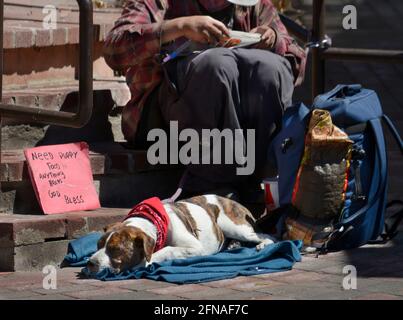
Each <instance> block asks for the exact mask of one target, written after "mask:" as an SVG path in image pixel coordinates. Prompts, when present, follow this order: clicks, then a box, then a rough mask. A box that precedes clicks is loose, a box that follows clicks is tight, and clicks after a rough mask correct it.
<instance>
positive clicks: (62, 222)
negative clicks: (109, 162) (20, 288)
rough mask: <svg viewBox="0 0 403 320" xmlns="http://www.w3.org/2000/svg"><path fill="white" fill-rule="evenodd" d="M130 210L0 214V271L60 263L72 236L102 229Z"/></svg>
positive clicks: (37, 267)
mask: <svg viewBox="0 0 403 320" xmlns="http://www.w3.org/2000/svg"><path fill="white" fill-rule="evenodd" d="M127 213H128V210H127V209H116V208H102V209H99V210H94V211H80V212H72V213H65V214H58V215H49V216H43V215H42V216H36V215H4V214H3V215H2V214H0V271H30V270H41V269H42V268H43V267H44V266H46V265H49V264H52V265H60V263H61V262H62V260H63V257H64V255H65V254H66V252H67V244H68V242H69V241H70V240H72V239H75V238H78V237H80V236H83V235H85V234H88V233H90V232H95V231H102V230H103V228H104V227H105V226H107V225H108V224H111V223H114V222H117V221H120V220H122V219H123V218H124V217H125V216H126V214H127Z"/></svg>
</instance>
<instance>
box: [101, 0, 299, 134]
mask: <svg viewBox="0 0 403 320" xmlns="http://www.w3.org/2000/svg"><path fill="white" fill-rule="evenodd" d="M203 1H205V2H206V0H203ZM209 6H210V7H214V0H211V2H210V4H209ZM203 12H205V11H204V10H201V7H200V4H199V3H198V1H197V0H181V1H178V0H129V1H127V3H126V5H125V7H124V9H123V12H122V15H121V17H120V18H119V19H118V20H117V21H116V23H115V25H114V27H113V28H112V30H111V31H110V32H109V34H108V36H107V38H106V41H105V46H104V57H105V60H106V62H107V63H108V64H109V66H110V67H111V68H112V69H114V70H118V71H121V72H123V73H124V74H125V75H126V81H127V84H128V86H129V88H130V91H131V94H132V97H131V100H130V101H129V103H128V104H127V106H126V107H125V108H124V111H123V116H122V130H123V133H124V136H125V137H126V139H127V140H129V141H132V140H133V138H134V136H135V133H136V129H137V126H138V122H139V120H140V117H141V111H142V109H143V107H144V104H145V102H146V99H147V97H148V96H149V94H150V93H151V92H152V91H153V90H154V89H155V88H156V87H157V86H158V85H159V84H160V83H161V81H162V68H161V65H160V63H159V60H158V59H156V57H157V56H158V55H159V53H160V51H161V43H160V30H161V24H162V22H163V21H164V20H165V19H166V20H168V19H173V18H176V17H181V16H192V15H202V14H203ZM257 26H270V27H271V28H273V29H274V30H275V31H276V33H277V40H276V43H275V45H274V48H273V49H272V51H273V52H275V53H276V54H279V55H281V56H284V57H286V58H287V59H288V60H289V61H290V62H291V66H292V69H293V72H294V77H295V79H296V80H295V85H299V84H300V83H301V82H302V80H303V78H304V70H305V63H306V52H305V50H303V49H302V48H301V47H300V46H299V45H298V44H297V43H296V42H295V40H294V39H293V38H292V37H290V36H289V35H288V33H287V30H286V28H285V26H284V25H283V24H282V22H281V20H280V17H279V15H278V13H277V10H276V8H275V7H274V5H273V4H272V2H271V0H260V1H259V3H258V4H257V5H256V6H254V7H253V8H251V9H246V7H241V6H235V16H234V29H235V30H240V31H246V32H248V31H250V30H251V29H253V28H255V27H257Z"/></svg>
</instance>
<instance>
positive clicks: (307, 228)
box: [285, 109, 353, 245]
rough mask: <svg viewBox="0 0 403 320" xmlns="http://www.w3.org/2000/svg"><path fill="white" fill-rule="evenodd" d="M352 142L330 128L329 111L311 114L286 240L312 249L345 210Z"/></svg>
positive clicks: (341, 132) (287, 225)
mask: <svg viewBox="0 0 403 320" xmlns="http://www.w3.org/2000/svg"><path fill="white" fill-rule="evenodd" d="M352 144H353V142H352V141H351V140H350V139H349V138H348V135H347V134H346V133H344V132H343V131H342V130H340V129H339V128H338V127H336V126H335V125H333V122H332V118H331V115H330V113H329V112H328V111H325V110H320V109H316V110H313V112H312V116H311V119H310V122H309V127H308V132H307V134H306V137H305V149H304V154H303V158H302V160H301V164H300V167H299V170H298V174H297V178H296V182H295V185H294V190H293V197H292V204H293V206H294V209H296V210H295V211H296V212H297V215H295V214H294V215H292V216H289V217H288V218H287V219H286V234H285V238H286V239H290V240H296V239H302V240H304V244H305V245H311V243H312V237H313V236H314V235H315V234H316V233H318V232H324V229H325V230H329V228H330V227H329V225H331V221H332V220H334V219H335V218H338V217H339V215H340V214H341V210H342V208H343V206H344V200H345V192H346V189H347V174H348V170H349V167H350V160H351V148H352Z"/></svg>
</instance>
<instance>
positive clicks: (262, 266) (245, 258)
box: [65, 234, 302, 284]
mask: <svg viewBox="0 0 403 320" xmlns="http://www.w3.org/2000/svg"><path fill="white" fill-rule="evenodd" d="M99 237H100V235H99V234H90V235H88V236H85V237H83V238H80V239H77V240H73V241H72V242H71V243H70V244H69V247H68V250H69V251H68V254H67V256H66V258H65V262H67V263H68V262H69V261H72V263H71V264H70V266H82V265H84V264H85V263H86V261H87V260H88V257H89V256H90V255H91V254H92V253H94V252H95V250H96V242H97V240H98V239H99ZM91 242H95V245H94V244H93V245H90V243H91ZM80 244H82V246H81V245H80ZM301 247H302V242H301V241H282V242H278V243H274V244H271V245H269V246H267V247H265V248H264V249H263V250H261V251H257V250H256V248H255V247H252V248H247V247H242V248H238V249H233V250H227V251H222V252H219V253H217V254H214V255H210V256H199V257H193V258H188V259H176V260H171V261H165V262H163V263H153V264H152V265H149V266H148V267H144V268H138V269H136V270H128V271H125V272H122V273H120V274H114V273H112V272H111V271H110V270H109V269H104V270H101V271H100V272H99V273H97V274H95V275H93V274H90V273H89V272H88V270H87V269H86V268H84V269H83V270H82V271H83V273H84V274H86V275H87V276H90V277H93V278H96V279H99V280H104V281H112V280H126V279H140V278H146V279H152V280H159V281H166V282H171V283H177V284H188V283H201V282H208V281H216V280H222V279H230V278H234V277H237V276H249V275H258V274H264V273H272V272H280V271H286V270H290V269H292V266H293V265H294V263H295V262H298V261H301V255H300V249H301ZM90 249H91V250H93V251H92V252H90ZM72 250H73V251H72ZM72 257H73V258H72ZM80 258H82V261H81V262H82V264H80V265H79V263H80V261H79V260H80Z"/></svg>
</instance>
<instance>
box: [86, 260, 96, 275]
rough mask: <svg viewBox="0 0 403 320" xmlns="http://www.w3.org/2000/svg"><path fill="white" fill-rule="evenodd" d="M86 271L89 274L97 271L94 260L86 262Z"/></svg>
mask: <svg viewBox="0 0 403 320" xmlns="http://www.w3.org/2000/svg"><path fill="white" fill-rule="evenodd" d="M87 269H88V270H89V271H90V272H97V271H98V269H99V265H98V264H97V263H96V262H95V261H94V260H88V262H87Z"/></svg>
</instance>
